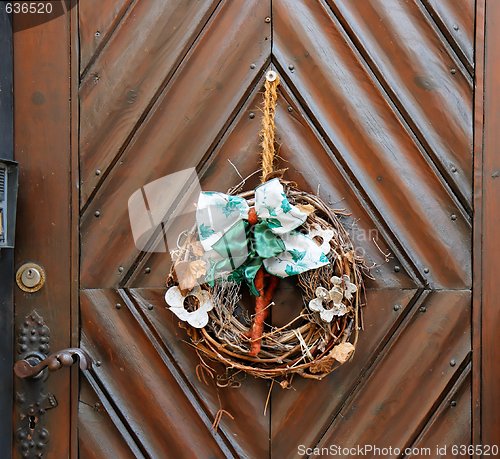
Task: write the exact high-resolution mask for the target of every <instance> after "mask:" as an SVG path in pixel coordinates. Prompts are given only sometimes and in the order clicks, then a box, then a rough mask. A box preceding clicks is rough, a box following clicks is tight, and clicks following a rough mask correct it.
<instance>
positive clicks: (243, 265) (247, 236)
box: [206, 220, 285, 296]
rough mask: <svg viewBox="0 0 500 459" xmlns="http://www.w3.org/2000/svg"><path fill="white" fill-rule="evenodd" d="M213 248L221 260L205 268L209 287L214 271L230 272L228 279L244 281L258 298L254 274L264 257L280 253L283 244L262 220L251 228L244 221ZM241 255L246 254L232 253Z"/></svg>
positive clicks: (213, 279)
mask: <svg viewBox="0 0 500 459" xmlns="http://www.w3.org/2000/svg"><path fill="white" fill-rule="evenodd" d="M213 249H214V250H215V251H216V252H217V253H218V254H219V255H221V257H223V260H221V261H218V262H216V263H213V264H212V265H211V267H210V268H209V271H208V272H207V275H206V279H207V281H208V283H209V285H211V286H213V285H214V283H215V278H216V273H217V272H224V271H231V274H229V276H228V280H230V281H234V282H243V281H245V283H246V284H247V285H248V287H249V289H250V292H251V293H252V295H255V296H260V295H259V291H258V290H257V288H256V287H255V283H254V280H255V276H256V275H257V271H258V270H259V268H260V267H261V266H262V263H263V261H264V259H265V258H271V257H275V256H277V255H279V254H280V253H282V252H283V251H284V250H285V243H284V242H283V240H282V239H281V238H280V237H279V236H278V235H276V234H274V233H273V232H272V231H271V229H270V226H269V225H268V224H267V222H266V221H259V222H258V223H257V224H255V225H253V226H252V225H250V223H248V221H246V220H240V221H238V222H237V223H236V224H234V225H233V226H232V227H231V228H230V229H229V230H228V231H226V232H225V233H224V235H223V236H222V237H221V238H220V239H219V240H218V241H217V242H216V243H215V244H214V245H213ZM245 252H248V255H246V256H242V257H234V256H233V254H235V253H245Z"/></svg>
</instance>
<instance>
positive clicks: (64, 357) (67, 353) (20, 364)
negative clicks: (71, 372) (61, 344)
mask: <svg viewBox="0 0 500 459" xmlns="http://www.w3.org/2000/svg"><path fill="white" fill-rule="evenodd" d="M77 361H78V362H79V366H80V370H90V369H91V368H92V359H91V357H90V356H89V355H88V354H87V353H86V352H85V351H84V350H83V349H80V348H77V347H73V348H69V349H63V350H62V351H59V352H54V353H53V354H50V355H49V356H47V357H46V358H45V359H43V360H41V359H40V358H39V357H38V356H37V355H33V356H30V357H27V358H25V359H23V360H18V361H17V362H16V363H15V365H14V373H15V374H16V376H17V377H18V378H21V379H26V378H37V377H39V375H41V374H42V371H43V370H44V369H45V368H48V369H49V371H55V370H59V368H62V367H69V366H71V365H73V364H74V363H76V362H77Z"/></svg>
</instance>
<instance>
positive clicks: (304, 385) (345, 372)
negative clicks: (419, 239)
mask: <svg viewBox="0 0 500 459" xmlns="http://www.w3.org/2000/svg"><path fill="white" fill-rule="evenodd" d="M415 295H416V291H415V290H397V289H394V290H389V289H383V290H369V291H368V292H367V302H368V304H369V307H367V308H366V309H364V311H363V321H364V324H365V330H364V332H363V333H361V334H360V338H359V342H358V347H357V349H356V353H355V356H354V358H353V360H352V361H351V362H348V363H346V364H345V365H343V366H342V367H340V368H339V369H338V370H337V371H335V372H334V373H332V374H331V375H330V376H328V377H327V378H325V379H324V380H323V381H320V382H318V381H310V380H303V379H296V380H294V388H293V389H292V390H287V391H281V390H280V389H278V388H276V389H275V391H274V393H273V398H272V405H271V412H272V424H271V435H272V454H273V455H274V456H276V457H290V458H291V457H296V456H297V454H298V452H297V447H298V445H305V446H306V447H314V446H315V445H316V444H317V443H318V441H319V440H320V438H321V436H322V435H323V433H324V431H325V430H326V429H327V428H328V426H329V425H330V424H331V423H332V422H333V420H334V419H335V418H336V417H337V416H338V414H339V412H340V410H341V409H342V406H343V405H344V403H345V402H346V400H347V398H348V396H349V394H351V392H352V391H353V390H355V389H356V387H357V386H358V385H359V384H361V383H362V381H363V380H364V377H365V374H366V373H367V371H368V370H369V368H370V367H371V366H372V365H373V362H374V359H375V358H376V357H377V355H378V353H379V352H380V351H381V350H382V349H383V347H384V345H385V344H386V341H387V340H388V339H389V337H390V336H391V335H392V333H393V332H394V330H395V329H396V327H397V326H398V324H400V322H401V320H402V318H403V317H404V315H405V314H406V313H407V312H408V310H409V309H411V306H412V305H413V303H414V299H416V298H414V297H415ZM417 296H418V295H417ZM395 305H399V306H400V309H398V310H394V306H395ZM334 443H335V444H336V443H337V442H336V441H335V442H334Z"/></svg>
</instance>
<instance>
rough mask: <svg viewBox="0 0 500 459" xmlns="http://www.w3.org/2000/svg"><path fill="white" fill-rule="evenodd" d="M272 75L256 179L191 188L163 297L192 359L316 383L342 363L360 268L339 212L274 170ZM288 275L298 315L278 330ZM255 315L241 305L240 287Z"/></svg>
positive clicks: (352, 333) (357, 315)
mask: <svg viewBox="0 0 500 459" xmlns="http://www.w3.org/2000/svg"><path fill="white" fill-rule="evenodd" d="M278 84H279V79H278V77H277V75H276V73H275V72H273V71H270V72H268V73H267V75H266V82H265V94H264V104H263V121H262V130H261V140H262V142H261V145H262V176H261V182H262V183H261V184H260V185H259V186H258V187H257V188H256V189H255V190H250V191H246V192H241V193H239V194H237V193H236V192H235V191H234V190H232V191H230V192H228V193H227V194H225V193H220V192H201V193H200V196H199V199H198V204H197V210H196V225H195V226H194V227H193V228H192V229H191V230H189V231H186V232H185V233H184V237H183V240H182V241H181V242H180V243H179V244H178V248H177V249H175V250H174V251H172V252H171V253H172V258H173V264H172V269H171V271H170V273H169V276H168V278H167V292H166V294H165V301H166V303H167V305H168V308H169V309H170V310H171V311H172V312H173V313H174V314H175V315H176V316H177V317H178V319H180V322H179V324H180V325H181V326H182V327H184V328H186V329H187V331H188V335H189V338H190V341H191V344H192V346H194V347H195V348H196V350H197V352H198V355H199V357H200V361H201V363H202V366H203V367H204V368H205V369H206V370H207V371H209V373H211V368H210V367H209V366H208V364H207V363H206V360H205V358H208V359H211V360H214V361H217V362H220V363H222V364H223V365H224V366H225V367H226V368H227V371H229V372H232V373H233V374H235V373H239V372H244V373H247V374H250V375H253V376H256V377H259V378H269V379H272V380H278V381H280V384H281V385H282V387H288V385H289V382H290V379H291V376H292V375H294V374H297V375H300V376H302V377H305V378H313V379H322V378H323V377H325V376H326V375H328V374H329V373H331V372H332V371H333V370H335V369H336V368H337V367H339V366H340V365H342V364H343V363H345V362H346V361H348V360H349V359H350V358H351V357H352V355H353V353H354V350H355V347H356V342H357V339H358V332H359V330H360V328H361V327H360V323H361V306H362V304H363V302H362V296H363V293H364V289H363V272H364V271H365V269H366V267H365V264H364V261H363V259H362V258H361V257H359V256H357V255H356V253H355V249H354V246H353V244H352V242H351V239H350V237H349V234H348V233H347V231H346V230H345V228H344V226H343V225H342V223H341V221H340V217H341V216H343V215H346V214H345V213H344V212H342V211H336V210H333V209H331V208H330V207H328V205H326V204H325V202H323V200H322V199H321V198H320V197H319V196H317V195H314V194H311V193H308V192H305V191H301V190H299V189H298V188H297V186H296V185H295V184H294V183H292V182H288V181H285V180H283V179H282V178H281V177H280V176H282V173H283V171H278V172H277V171H275V170H274V155H275V139H274V115H275V108H276V101H277V87H278ZM287 277H294V278H296V280H297V282H296V287H297V288H298V289H299V290H300V292H301V296H302V302H303V305H302V309H301V311H300V313H299V314H298V315H297V316H296V317H290V320H289V321H288V323H286V324H285V325H283V326H272V325H270V324H268V323H267V322H266V319H267V318H268V317H269V312H270V310H271V309H272V307H273V306H275V304H274V302H273V294H274V292H275V290H276V287H277V286H278V283H279V281H280V279H283V278H287ZM243 286H246V287H248V289H249V291H250V293H251V295H252V296H254V297H255V310H254V311H250V312H249V311H247V310H245V309H244V308H243V307H242V306H241V299H242V293H243V292H242V288H243Z"/></svg>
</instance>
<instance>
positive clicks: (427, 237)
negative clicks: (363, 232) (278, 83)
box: [273, 0, 471, 288]
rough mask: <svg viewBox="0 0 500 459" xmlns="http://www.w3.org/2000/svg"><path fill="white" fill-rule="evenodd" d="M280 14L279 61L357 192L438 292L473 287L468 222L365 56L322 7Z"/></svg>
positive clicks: (282, 7)
mask: <svg viewBox="0 0 500 459" xmlns="http://www.w3.org/2000/svg"><path fill="white" fill-rule="evenodd" d="M273 8H274V10H273V11H274V35H273V37H274V48H273V49H274V53H275V56H276V59H277V61H278V62H279V63H280V66H281V68H283V69H284V71H285V72H286V74H285V76H286V78H287V79H288V80H289V81H290V84H291V85H292V86H293V88H294V91H295V92H296V93H297V94H298V95H300V98H301V99H302V100H303V101H304V104H305V105H306V106H307V109H308V111H309V112H310V113H311V115H312V116H313V117H314V120H315V121H316V122H317V124H318V125H319V127H320V129H321V130H322V132H323V133H324V135H325V136H326V140H327V142H328V143H329V145H330V146H331V148H332V149H333V150H334V151H335V152H336V155H337V157H338V158H339V160H340V161H341V162H343V163H344V164H345V166H346V167H347V168H348V170H349V171H350V173H351V174H352V175H353V178H355V180H356V182H357V186H358V187H359V188H360V189H362V190H363V192H364V193H366V195H367V197H368V198H369V199H370V201H371V202H372V203H373V207H374V208H376V209H377V210H378V212H379V216H380V218H381V219H382V220H383V221H384V222H385V223H386V224H387V226H388V227H390V228H391V230H392V231H393V232H394V235H395V236H396V237H397V240H398V241H399V243H400V244H401V245H402V246H403V247H404V249H405V251H406V253H407V254H408V256H409V257H410V259H411V260H412V262H413V263H414V265H415V266H416V268H417V269H418V271H419V272H420V273H421V274H422V276H423V277H424V278H425V280H426V282H427V283H428V285H429V286H430V287H431V288H434V287H439V288H468V287H470V284H471V251H470V238H471V228H470V222H469V218H468V216H467V215H466V214H463V213H462V211H461V207H460V206H459V205H458V203H457V201H456V199H454V198H453V196H452V195H449V194H448V193H447V189H446V186H445V185H444V184H443V182H442V181H441V179H440V178H439V177H438V176H436V174H435V170H434V168H433V166H432V165H430V164H429V162H428V161H427V159H426V158H425V155H423V153H422V151H421V150H420V148H419V146H418V145H417V144H416V143H415V142H414V138H413V136H412V135H411V134H410V133H409V132H408V131H407V130H406V129H405V127H404V125H403V123H402V120H401V117H400V116H399V115H398V113H397V112H395V111H394V110H393V108H392V105H391V103H390V102H389V101H388V99H387V98H386V97H385V96H384V94H383V92H381V91H380V87H379V85H378V84H377V83H376V82H374V81H373V79H372V78H371V75H370V73H369V72H368V70H367V68H366V66H365V65H364V63H363V61H362V60H361V59H360V57H359V55H358V54H357V53H356V52H355V51H354V50H353V49H352V47H351V46H349V43H348V42H346V38H345V36H344V34H343V33H342V32H341V31H340V30H339V29H338V27H335V22H332V18H331V17H330V15H329V14H328V13H327V11H326V10H325V9H324V8H323V7H321V6H319V5H316V4H314V5H313V4H312V3H309V2H304V3H303V2H293V3H291V2H286V1H283V0H277V1H275V2H273ZM290 65H293V71H292V70H290V68H289V66H290ZM451 215H454V216H455V217H454V218H455V220H453V219H452V218H451ZM455 247H461V250H460V251H456V250H455V249H454V248H455ZM443 261H444V263H443ZM427 271H428V272H427Z"/></svg>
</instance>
